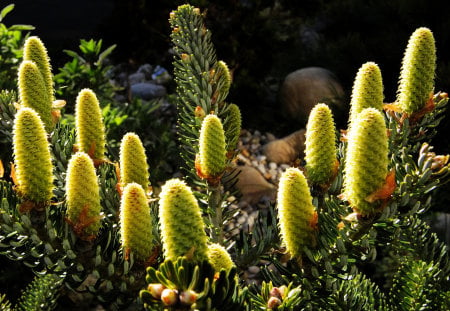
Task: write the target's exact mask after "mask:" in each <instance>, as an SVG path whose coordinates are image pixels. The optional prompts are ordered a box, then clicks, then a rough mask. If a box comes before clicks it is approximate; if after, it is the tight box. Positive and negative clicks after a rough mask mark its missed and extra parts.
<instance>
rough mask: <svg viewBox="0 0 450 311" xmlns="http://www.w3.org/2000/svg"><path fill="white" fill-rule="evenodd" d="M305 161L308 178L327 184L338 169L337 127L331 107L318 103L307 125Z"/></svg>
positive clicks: (314, 181)
mask: <svg viewBox="0 0 450 311" xmlns="http://www.w3.org/2000/svg"><path fill="white" fill-rule="evenodd" d="M305 161H306V171H307V174H308V180H309V181H311V182H312V183H314V184H325V183H327V182H329V181H330V179H331V178H332V177H333V176H334V174H335V171H336V161H337V159H336V128H335V126H334V120H333V115H332V113H331V110H330V108H329V107H328V106H327V105H325V104H317V105H316V106H315V107H314V108H313V109H312V110H311V113H310V115H309V119H308V124H307V125H306V142H305Z"/></svg>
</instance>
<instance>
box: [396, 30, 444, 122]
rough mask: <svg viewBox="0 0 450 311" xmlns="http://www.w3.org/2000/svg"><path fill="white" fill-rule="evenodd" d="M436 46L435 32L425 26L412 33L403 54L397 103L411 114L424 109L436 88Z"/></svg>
mask: <svg viewBox="0 0 450 311" xmlns="http://www.w3.org/2000/svg"><path fill="white" fill-rule="evenodd" d="M435 70H436V46H435V42H434V37H433V33H432V32H431V31H430V30H429V29H428V28H425V27H422V28H418V29H417V30H416V31H414V33H413V34H412V35H411V37H410V39H409V41H408V46H407V48H406V51H405V55H404V56H403V61H402V69H401V73H400V81H399V87H398V90H397V103H398V104H399V106H400V108H401V109H402V111H404V112H406V113H409V114H411V113H412V112H415V111H418V110H420V109H422V108H423V107H424V106H425V104H426V103H427V101H428V99H429V98H430V95H431V94H432V92H433V89H434V77H435Z"/></svg>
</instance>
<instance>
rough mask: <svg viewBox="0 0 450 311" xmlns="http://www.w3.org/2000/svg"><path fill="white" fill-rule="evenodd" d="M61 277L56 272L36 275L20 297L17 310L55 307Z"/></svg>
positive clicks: (48, 309) (44, 310)
mask: <svg viewBox="0 0 450 311" xmlns="http://www.w3.org/2000/svg"><path fill="white" fill-rule="evenodd" d="M62 282H63V279H62V278H61V277H60V276H59V275H56V274H50V273H47V274H44V275H42V276H36V277H35V278H34V280H33V281H32V282H31V284H29V285H28V286H27V288H26V289H25V290H24V292H23V293H22V296H21V297H20V299H19V301H18V303H17V306H16V308H15V309H16V310H18V311H40V310H42V311H50V310H53V309H54V308H56V301H57V299H58V297H59V291H60V288H61V285H62Z"/></svg>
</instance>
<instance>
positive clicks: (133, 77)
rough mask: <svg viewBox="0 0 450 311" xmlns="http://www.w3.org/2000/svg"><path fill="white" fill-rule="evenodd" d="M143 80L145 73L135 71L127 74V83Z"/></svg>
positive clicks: (136, 82) (132, 83)
mask: <svg viewBox="0 0 450 311" xmlns="http://www.w3.org/2000/svg"><path fill="white" fill-rule="evenodd" d="M144 81H145V75H144V74H143V73H141V72H135V73H132V74H130V75H129V76H128V83H129V84H130V85H134V84H138V83H142V82H144Z"/></svg>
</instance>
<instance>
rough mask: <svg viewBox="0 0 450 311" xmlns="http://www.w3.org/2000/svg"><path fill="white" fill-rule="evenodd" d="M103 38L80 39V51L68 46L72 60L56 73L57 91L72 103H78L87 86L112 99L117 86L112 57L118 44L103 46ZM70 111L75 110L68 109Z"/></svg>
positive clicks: (68, 52)
mask: <svg viewBox="0 0 450 311" xmlns="http://www.w3.org/2000/svg"><path fill="white" fill-rule="evenodd" d="M102 44H103V42H102V40H98V41H95V40H94V39H91V40H89V41H87V40H83V39H81V40H80V45H79V48H80V52H81V53H77V52H76V51H72V50H64V52H65V53H66V54H67V55H68V56H70V57H72V60H71V61H69V62H67V63H66V64H64V66H63V67H62V68H60V69H59V72H58V73H57V74H56V75H55V84H56V95H57V96H58V97H59V98H64V99H65V100H66V101H67V102H68V103H69V105H72V104H73V103H75V99H76V97H77V95H78V92H79V91H80V90H81V89H83V88H89V89H92V91H94V92H95V93H96V94H97V96H98V98H99V101H100V102H101V103H108V102H111V101H112V97H113V94H114V90H115V89H114V86H113V85H112V84H111V83H110V82H109V79H108V71H109V70H110V69H111V66H110V65H109V64H108V57H109V56H110V54H111V53H112V52H113V50H114V49H115V48H116V45H111V46H109V47H107V48H106V49H104V50H102ZM68 112H71V110H70V109H68Z"/></svg>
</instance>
